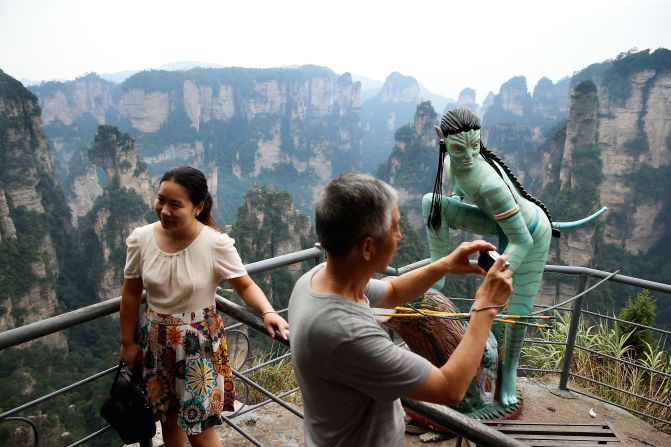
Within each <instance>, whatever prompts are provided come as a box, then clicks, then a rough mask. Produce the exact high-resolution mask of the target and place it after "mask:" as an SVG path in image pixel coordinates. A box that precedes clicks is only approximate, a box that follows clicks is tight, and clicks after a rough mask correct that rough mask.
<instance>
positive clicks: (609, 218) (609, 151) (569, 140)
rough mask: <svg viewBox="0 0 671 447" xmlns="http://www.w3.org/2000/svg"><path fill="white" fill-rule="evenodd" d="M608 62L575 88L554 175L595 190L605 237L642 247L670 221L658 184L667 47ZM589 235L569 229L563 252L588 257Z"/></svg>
mask: <svg viewBox="0 0 671 447" xmlns="http://www.w3.org/2000/svg"><path fill="white" fill-rule="evenodd" d="M609 67H610V68H609V70H608V71H606V72H605V73H604V74H603V75H600V76H599V77H595V80H596V81H597V82H599V83H600V84H599V85H598V86H597V85H596V84H594V83H592V82H591V81H585V82H583V83H581V84H579V85H577V86H576V88H575V90H574V94H573V96H572V101H571V114H570V116H569V119H568V122H567V127H566V141H565V145H564V149H563V155H562V161H561V169H560V172H559V180H560V182H561V188H562V189H565V190H571V191H581V192H582V193H583V194H582V195H583V196H584V195H585V194H587V195H591V196H593V197H594V198H593V200H592V202H593V203H592V204H591V205H592V206H593V207H596V206H599V205H605V206H608V207H609V211H608V213H607V215H606V216H605V218H602V220H603V225H602V227H600V232H599V234H600V235H601V236H602V237H603V241H604V242H605V243H606V244H610V245H614V246H617V247H619V248H621V249H624V250H625V251H626V252H627V253H630V254H632V255H637V254H645V253H647V252H648V251H649V250H650V249H651V248H652V247H653V246H654V245H655V243H656V242H658V241H659V240H660V239H662V238H664V237H665V236H666V235H667V234H668V231H669V229H670V228H669V227H670V225H671V222H669V217H668V215H667V214H668V213H666V212H665V210H666V209H667V207H668V205H669V200H668V193H666V192H665V191H663V187H664V185H665V182H664V179H665V178H666V177H668V174H669V173H670V172H671V171H670V169H671V166H670V162H671V103H670V102H669V97H671V96H670V95H671V52H669V51H668V50H658V51H656V52H655V53H653V54H648V52H640V53H634V54H629V55H622V56H621V57H620V58H618V59H616V60H615V61H614V62H613V64H612V66H609ZM590 84H591V85H590ZM590 151H591V152H592V155H589V153H590ZM576 154H577V155H576ZM587 155H589V157H588V158H585V157H586V156H587ZM581 156H582V157H583V158H582V159H581V158H580V157H581ZM594 160H597V161H598V164H599V172H597V173H596V176H598V177H600V178H599V182H598V184H596V185H593V186H594V188H595V189H594V191H593V192H591V191H590V189H589V188H590V186H591V185H590V182H591V181H592V180H593V177H594V175H589V174H588V175H585V174H586V173H585V172H582V171H581V170H580V169H581V168H583V169H584V166H585V164H586V163H590V162H592V163H593V162H594ZM583 211H586V210H583ZM557 213H558V212H557V211H555V214H557ZM571 217H577V216H571ZM593 236H594V233H593V231H591V230H580V231H577V232H575V236H574V233H573V232H571V233H570V236H569V237H568V238H567V242H571V240H572V239H574V241H573V243H572V244H571V250H562V252H563V253H565V254H562V256H561V260H562V261H564V262H571V263H578V264H577V265H588V263H589V261H591V256H592V255H593V241H594V238H593ZM580 238H582V239H583V240H582V242H579V241H578V240H577V239H580ZM569 253H571V254H570V255H569ZM574 258H575V259H574Z"/></svg>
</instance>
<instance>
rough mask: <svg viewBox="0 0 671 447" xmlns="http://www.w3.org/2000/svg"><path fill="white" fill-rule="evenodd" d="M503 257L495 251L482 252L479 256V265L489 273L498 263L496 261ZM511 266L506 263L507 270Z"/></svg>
mask: <svg viewBox="0 0 671 447" xmlns="http://www.w3.org/2000/svg"><path fill="white" fill-rule="evenodd" d="M499 256H501V255H500V254H498V253H497V252H495V251H481V252H480V256H478V265H479V266H480V267H482V268H483V269H484V271H488V270H489V269H490V268H491V267H492V266H493V265H494V263H495V262H496V260H497V259H498V258H499ZM509 265H510V264H508V262H506V268H508V266H509Z"/></svg>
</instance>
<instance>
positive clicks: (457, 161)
mask: <svg viewBox="0 0 671 447" xmlns="http://www.w3.org/2000/svg"><path fill="white" fill-rule="evenodd" d="M436 134H437V135H438V138H440V139H441V140H442V141H443V142H444V143H445V148H446V149H447V154H448V155H449V156H450V168H451V169H452V170H453V171H454V172H464V171H467V170H469V169H470V168H471V167H472V166H473V162H474V160H475V159H476V158H477V157H479V155H480V119H479V118H478V116H477V115H476V114H475V113H473V112H471V111H470V110H468V109H463V108H460V109H452V110H450V111H449V112H447V113H445V114H444V115H443V118H442V119H441V120H440V126H436Z"/></svg>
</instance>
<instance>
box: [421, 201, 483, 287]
mask: <svg viewBox="0 0 671 447" xmlns="http://www.w3.org/2000/svg"><path fill="white" fill-rule="evenodd" d="M432 198H433V194H426V195H424V197H423V198H422V216H424V225H426V220H427V219H428V217H429V210H430V209H431V200H432ZM440 206H441V226H440V229H439V230H438V231H434V230H432V229H430V228H429V227H428V226H427V228H426V233H427V237H428V240H429V253H430V254H431V262H435V261H437V260H438V259H440V258H442V257H443V256H447V255H448V254H449V249H450V228H455V229H459V230H465V231H469V232H471V233H475V234H488V235H494V234H496V223H495V222H494V221H493V220H492V219H491V218H490V217H488V216H487V215H486V214H485V213H484V212H482V210H481V209H480V208H478V207H477V206H475V205H471V204H467V203H463V202H462V201H461V200H459V199H458V198H456V197H446V196H441V200H440ZM444 284H445V278H444V277H443V278H441V279H440V280H438V281H437V282H436V283H435V284H434V287H435V288H436V289H442V288H443V285H444Z"/></svg>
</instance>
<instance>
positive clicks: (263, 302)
mask: <svg viewBox="0 0 671 447" xmlns="http://www.w3.org/2000/svg"><path fill="white" fill-rule="evenodd" d="M228 282H229V283H230V284H231V286H232V287H233V289H234V290H235V291H236V292H237V294H238V295H240V298H242V300H243V301H244V302H245V303H246V304H247V305H248V306H249V307H251V308H252V309H254V310H255V311H256V312H257V313H258V314H260V315H261V316H262V317H263V324H264V325H265V326H266V331H268V335H270V336H271V337H273V338H274V337H275V329H277V330H278V331H279V332H280V334H281V335H282V338H284V339H285V340H286V339H287V334H288V329H289V324H288V323H287V322H286V320H285V319H284V318H282V317H281V316H280V315H279V314H278V313H277V312H275V310H274V309H273V306H272V305H271V304H270V302H269V301H268V298H266V295H265V294H264V293H263V290H261V288H260V287H259V286H257V285H256V283H255V282H254V281H253V280H252V278H250V277H249V275H244V276H238V277H237V278H231V279H229V280H228Z"/></svg>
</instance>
